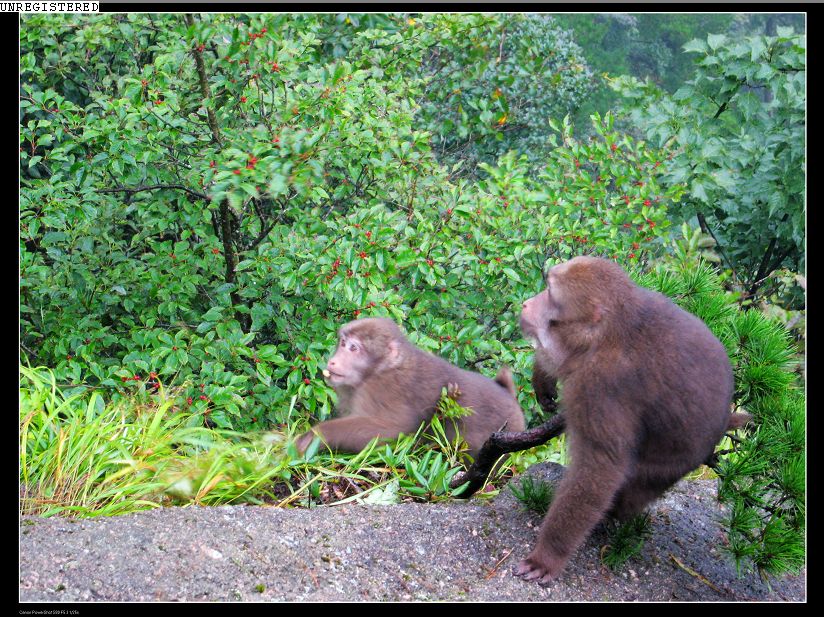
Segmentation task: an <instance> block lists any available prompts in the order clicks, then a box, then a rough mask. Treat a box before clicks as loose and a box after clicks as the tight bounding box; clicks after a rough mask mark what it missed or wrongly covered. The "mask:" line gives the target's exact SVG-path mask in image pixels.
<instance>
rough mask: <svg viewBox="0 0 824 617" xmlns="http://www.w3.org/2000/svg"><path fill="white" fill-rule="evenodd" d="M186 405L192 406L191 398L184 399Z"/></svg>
mask: <svg viewBox="0 0 824 617" xmlns="http://www.w3.org/2000/svg"><path fill="white" fill-rule="evenodd" d="M186 403H188V404H189V405H191V404H192V397H191V396H189V397H186Z"/></svg>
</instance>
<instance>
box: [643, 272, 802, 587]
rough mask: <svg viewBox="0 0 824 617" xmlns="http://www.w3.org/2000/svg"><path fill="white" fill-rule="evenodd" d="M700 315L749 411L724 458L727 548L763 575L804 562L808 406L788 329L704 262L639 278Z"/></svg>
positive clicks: (721, 470)
mask: <svg viewBox="0 0 824 617" xmlns="http://www.w3.org/2000/svg"><path fill="white" fill-rule="evenodd" d="M639 282H640V283H641V284H644V285H647V286H649V287H652V288H654V289H665V290H666V291H667V293H668V295H671V296H672V297H673V299H674V300H675V301H676V302H677V303H678V304H680V305H681V306H683V307H684V308H687V310H690V311H692V312H694V313H696V314H697V315H700V316H701V317H702V318H703V319H705V321H706V323H707V325H708V326H709V327H710V329H711V330H712V331H713V332H714V333H715V334H716V336H718V338H719V339H720V340H721V341H722V342H723V343H724V345H725V347H726V348H727V351H728V352H729V354H730V358H731V360H732V363H733V368H734V371H735V383H736V393H735V398H734V401H733V402H734V404H735V407H736V408H738V409H743V410H745V411H747V412H749V413H750V414H752V415H753V417H754V422H753V424H754V426H753V427H751V428H747V429H744V430H743V431H739V433H741V434H742V435H740V436H741V437H742V439H740V440H739V441H738V442H737V443H735V444H734V447H733V449H732V452H731V453H730V454H728V455H727V456H722V457H721V460H720V463H719V465H718V467H717V468H716V472H717V473H718V475H719V477H720V484H719V491H718V494H719V500H721V501H722V502H723V503H726V504H727V505H728V506H729V507H730V514H729V517H728V519H727V522H728V524H729V540H730V541H729V546H727V547H726V548H727V549H728V550H729V551H730V553H731V554H732V555H733V556H734V557H735V559H736V562H737V563H738V566H739V568H749V567H754V568H756V569H757V570H758V571H759V572H760V573H761V574H762V575H765V576H766V575H779V574H782V573H784V572H788V571H790V572H797V571H798V569H799V568H800V567H802V566H803V565H804V563H805V553H804V530H805V519H806V492H805V480H806V471H805V470H806V447H805V444H806V408H805V397H804V393H803V391H801V390H800V389H799V387H798V385H797V383H796V376H795V374H794V373H793V369H794V368H795V364H796V359H795V356H794V350H793V349H792V346H791V342H790V339H789V336H788V334H787V332H786V330H785V329H784V328H783V327H782V326H781V325H780V324H778V323H776V322H774V321H771V320H769V319H767V318H766V317H765V316H764V315H762V314H761V313H759V312H757V311H754V310H750V311H739V310H737V308H736V305H735V301H734V299H733V297H732V296H730V295H724V294H723V293H722V287H721V283H720V280H719V277H718V275H717V274H715V273H713V271H712V270H711V268H710V267H709V266H708V265H707V264H701V263H700V262H695V261H693V260H692V259H689V258H685V259H682V260H681V261H677V262H673V263H671V264H670V265H669V266H668V267H666V268H660V269H659V270H657V271H656V272H651V273H649V274H646V275H644V276H641V277H639Z"/></svg>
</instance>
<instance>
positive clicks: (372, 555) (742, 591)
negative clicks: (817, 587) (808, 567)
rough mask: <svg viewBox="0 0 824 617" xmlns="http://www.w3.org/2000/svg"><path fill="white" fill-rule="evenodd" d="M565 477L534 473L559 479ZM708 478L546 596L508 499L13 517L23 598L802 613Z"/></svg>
mask: <svg viewBox="0 0 824 617" xmlns="http://www.w3.org/2000/svg"><path fill="white" fill-rule="evenodd" d="M562 470H563V468H561V467H560V466H557V465H553V464H541V465H536V466H534V467H532V468H531V469H530V470H529V471H528V473H529V474H530V475H532V476H535V477H538V478H541V479H547V480H550V481H557V479H558V477H560V473H562ZM715 492H716V484H715V481H711V480H697V481H682V482H680V483H679V484H677V485H676V486H675V487H673V489H672V490H670V491H669V492H668V493H667V494H666V495H665V496H664V497H663V498H662V499H661V500H659V501H658V502H656V503H655V504H654V505H653V506H652V509H651V514H652V531H653V533H652V536H651V537H650V538H649V539H648V540H647V542H646V544H645V546H644V549H643V551H642V553H641V555H640V556H639V557H636V558H634V559H631V560H630V561H628V562H627V563H626V564H625V565H624V567H623V568H622V569H621V570H619V571H617V572H612V571H610V570H608V569H607V568H605V567H604V566H602V565H601V563H600V559H599V552H600V550H601V547H602V546H603V545H604V544H605V543H606V541H607V536H606V533H605V532H604V531H603V530H602V529H600V528H599V529H597V530H596V531H595V532H594V533H593V535H592V537H590V539H589V540H588V541H587V543H586V544H585V545H584V546H583V547H582V548H581V549H580V550H579V551H578V553H577V554H576V555H575V556H574V557H573V558H572V560H571V561H570V563H569V565H568V566H567V568H566V570H564V572H563V573H562V574H561V576H560V577H559V578H558V579H557V580H555V581H553V582H552V583H551V584H550V585H548V586H546V587H541V586H539V585H537V584H535V583H528V582H524V581H522V580H520V579H518V578H516V577H515V576H513V575H512V571H513V569H514V567H515V565H516V564H517V562H518V561H519V560H520V559H522V558H523V557H525V556H526V555H527V553H528V552H529V550H530V548H531V546H532V545H533V543H534V541H535V537H536V533H537V529H538V527H539V526H540V523H541V517H540V516H538V515H537V514H533V513H530V512H525V511H523V510H522V509H521V507H520V505H519V504H518V502H517V500H516V499H515V498H514V497H513V496H512V494H511V492H510V491H509V490H508V489H506V488H505V489H504V490H502V491H501V493H500V495H499V496H498V497H496V498H495V499H493V500H483V499H477V498H476V499H472V500H470V501H468V502H460V501H455V502H448V503H438V504H421V503H406V504H400V505H393V506H367V505H360V504H352V505H345V506H339V507H333V508H314V509H311V510H297V509H292V510H289V509H281V508H271V507H258V506H221V507H188V508H164V509H159V510H153V511H148V512H142V513H137V514H132V515H125V516H119V517H113V518H99V519H82V520H81V519H66V518H56V517H55V518H49V519H45V518H38V517H23V518H21V521H20V600H21V601H23V602H48V601H54V602H75V601H81V602H82V601H153V600H160V601H169V600H178V601H185V600H190V601H204V600H205V601H227V600H228V601H257V602H259V601H294V602H298V601H300V602H306V601H310V602H311V601H381V600H386V601H410V600H413V601H414V600H419V601H433V600H440V601H462V600H472V601H489V602H495V601H520V602H526V601H559V600H572V601H576V600H577V601H621V600H647V601H655V600H659V601H667V600H705V601H735V600H762V601H763V600H767V601H805V600H806V588H805V587H806V585H805V582H806V581H805V575H806V571H805V572H803V573H802V574H801V575H799V576H790V577H786V578H783V579H781V580H778V581H771V583H770V585H767V584H766V583H764V582H762V581H761V580H760V579H759V578H758V577H757V576H756V575H754V574H746V575H744V576H742V577H740V578H739V577H738V576H737V575H736V571H735V566H734V564H733V562H732V560H731V559H730V558H729V557H728V556H727V555H726V553H724V552H723V551H722V550H721V548H722V545H723V542H724V540H725V537H724V532H723V528H722V526H721V524H720V523H719V522H718V519H719V518H720V514H721V511H720V507H719V505H718V503H717V501H716V500H715Z"/></svg>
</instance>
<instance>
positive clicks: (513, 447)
mask: <svg viewBox="0 0 824 617" xmlns="http://www.w3.org/2000/svg"><path fill="white" fill-rule="evenodd" d="M565 428H566V418H564V415H563V414H558V415H557V416H554V417H552V418H550V419H549V420H548V421H547V422H544V423H543V424H542V425H541V426H537V427H535V428H531V429H529V430H527V431H523V432H520V433H518V432H503V431H499V432H497V433H493V434H492V435H491V436H490V437H489V439H487V440H486V443H485V444H484V445H483V447H482V448H481V451H480V452H479V453H478V458H477V460H476V461H475V462H474V463H473V464H472V466H471V467H470V468H469V469H467V470H466V472H465V473H459V474H457V475H456V476H455V477H454V478H453V479H452V482H450V484H449V486H450V488H456V487H458V486H460V485H461V484H463V483H464V482H467V481H468V482H469V486H467V487H466V488H465V489H464V490H463V491H462V492H461V493H460V494H458V495H455V497H458V498H460V499H468V498H469V497H471V496H472V495H473V494H474V493H475V492H477V491H478V489H479V488H481V487H482V486H483V485H484V483H485V482H486V478H487V476H488V475H489V472H490V471H491V470H492V468H493V467H494V466H495V463H496V462H497V460H498V459H499V458H500V457H501V455H503V454H508V453H509V452H518V451H520V450H527V449H528V448H532V447H535V446H540V445H541V444H544V443H546V442H547V441H549V440H550V439H553V438H554V437H557V436H558V435H560V434H561V433H563V432H564V429H565Z"/></svg>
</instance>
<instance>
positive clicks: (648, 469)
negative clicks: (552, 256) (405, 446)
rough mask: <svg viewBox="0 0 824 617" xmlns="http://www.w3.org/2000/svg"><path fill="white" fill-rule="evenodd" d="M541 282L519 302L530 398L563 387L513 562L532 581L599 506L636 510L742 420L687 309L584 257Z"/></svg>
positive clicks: (727, 370) (719, 363)
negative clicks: (554, 441)
mask: <svg viewBox="0 0 824 617" xmlns="http://www.w3.org/2000/svg"><path fill="white" fill-rule="evenodd" d="M547 286H548V289H547V290H545V291H543V292H542V293H540V294H538V295H537V296H535V297H534V298H532V299H530V300H527V301H526V302H524V307H523V311H522V313H521V327H522V329H523V331H524V334H525V335H527V336H528V337H530V338H533V339H534V340H535V345H536V354H535V369H534V375H535V376H534V378H533V382H534V383H535V382H537V383H536V392H538V397H539V402H540V401H541V397H542V396H543V397H546V396H547V395H546V393H547V392H554V390H555V382H556V379H557V380H559V381H560V382H561V384H562V386H563V393H562V400H561V408H562V410H563V413H564V416H565V417H566V433H567V443H568V447H569V454H570V459H571V464H570V467H569V469H568V470H567V472H566V474H565V475H564V478H563V480H562V482H561V484H560V486H559V487H558V491H557V493H556V496H555V499H554V500H553V502H552V505H551V507H550V509H549V511H548V512H547V515H546V518H545V519H544V522H543V524H542V526H541V531H540V535H539V538H538V543H537V546H536V547H535V549H534V550H533V551H532V552H531V553H530V554H529V556H528V557H527V558H526V559H525V560H523V561H522V562H521V563H520V564H519V566H518V568H517V570H516V573H517V574H518V575H520V576H524V577H525V578H526V579H529V580H533V579H539V580H540V581H542V582H546V581H549V580H550V579H552V578H554V577H555V576H557V575H558V574H559V573H560V571H561V570H562V569H563V567H564V565H565V564H566V562H567V560H568V559H569V558H570V556H571V555H572V554H573V552H574V551H575V550H576V549H577V548H578V547H579V546H580V545H581V543H582V542H583V541H584V540H585V539H586V537H587V536H588V535H589V533H590V531H591V530H592V528H593V527H594V526H595V525H596V524H597V523H598V522H599V521H600V520H601V519H602V518H603V517H604V515H605V514H608V513H609V514H612V515H614V516H616V517H617V518H619V519H626V518H628V517H631V516H633V515H635V514H638V513H640V512H641V511H642V510H643V509H644V507H645V506H646V505H647V504H648V503H649V502H650V501H652V500H654V499H655V498H657V497H658V496H659V495H661V493H663V492H664V491H665V490H666V489H667V488H669V487H670V486H672V484H674V483H675V482H676V481H677V480H678V479H680V478H681V477H682V476H683V475H684V474H686V473H687V472H689V471H691V470H693V469H695V468H696V467H698V466H700V465H701V464H702V463H703V462H704V461H705V460H707V459H708V457H709V456H710V455H711V454H712V453H713V451H714V448H715V446H716V444H717V443H718V441H719V440H720V439H721V437H722V435H723V433H724V431H725V429H727V427H728V426H729V427H731V428H735V427H737V426H740V425H741V424H742V423H743V422H745V421H746V419H745V418H738V419H736V416H738V415H739V414H736V415H734V416H731V415H730V400H731V398H732V392H733V374H732V369H731V367H730V363H729V359H728V358H727V354H726V351H725V350H724V347H723V345H721V343H720V342H719V341H718V340H717V339H716V338H715V336H713V334H712V333H711V332H710V331H709V329H708V328H707V327H706V326H705V325H704V323H703V322H701V321H700V320H699V319H698V318H696V317H695V316H693V315H690V314H689V313H687V312H686V311H684V310H682V309H680V308H678V307H677V306H675V304H673V303H672V302H671V301H670V300H669V299H667V298H666V297H665V296H663V295H662V294H659V293H656V292H653V291H649V290H646V289H643V288H641V287H638V286H637V285H635V284H634V283H633V282H632V281H631V280H630V279H629V277H628V276H627V275H626V274H625V273H624V271H623V270H622V269H621V267H620V266H618V265H617V264H615V263H613V262H610V261H606V260H603V259H598V258H594V257H577V258H575V259H573V260H571V261H569V262H566V263H563V264H560V265H558V266H555V267H554V268H552V269H551V270H550V271H549V272H548V274H547ZM539 387H540V390H539ZM541 404H542V406H543V403H541Z"/></svg>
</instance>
